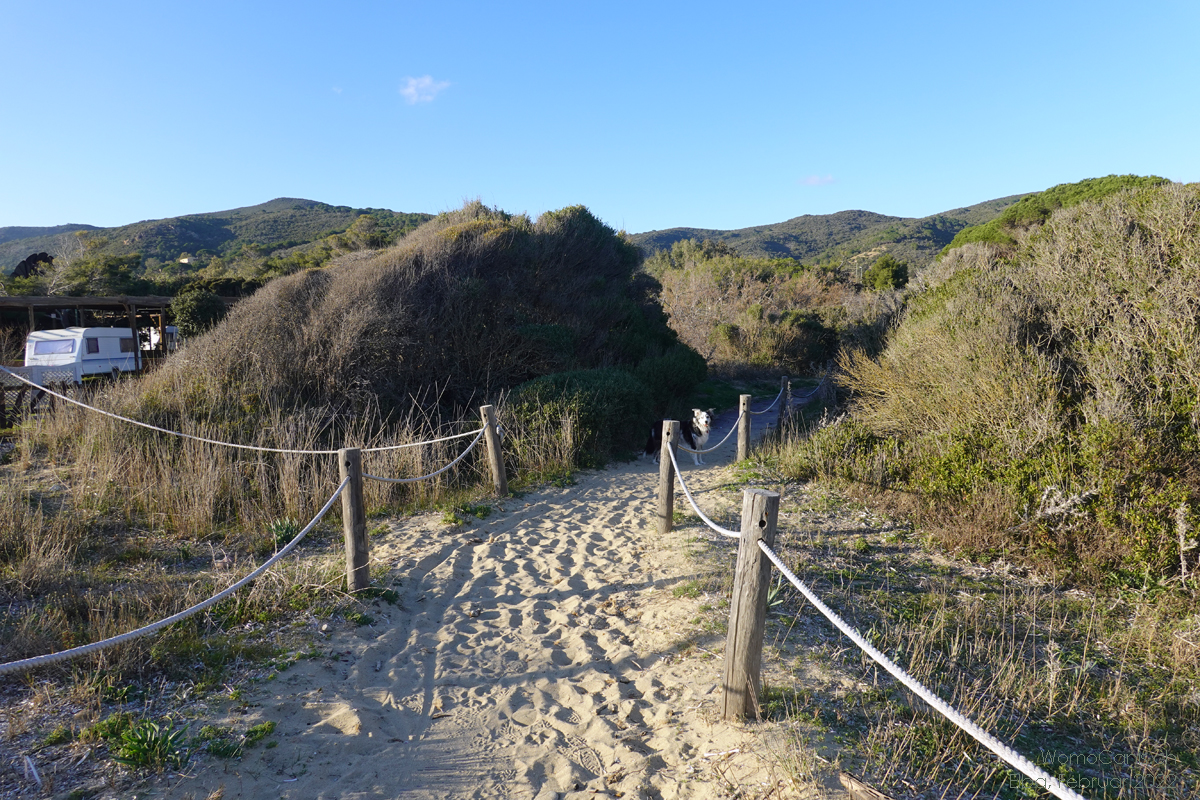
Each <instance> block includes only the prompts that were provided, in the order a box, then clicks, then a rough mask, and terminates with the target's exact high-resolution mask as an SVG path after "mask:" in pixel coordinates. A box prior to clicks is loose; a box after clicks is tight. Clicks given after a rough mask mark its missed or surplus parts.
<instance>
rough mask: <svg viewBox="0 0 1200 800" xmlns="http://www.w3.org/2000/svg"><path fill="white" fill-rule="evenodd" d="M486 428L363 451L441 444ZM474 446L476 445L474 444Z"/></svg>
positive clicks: (370, 451)
mask: <svg viewBox="0 0 1200 800" xmlns="http://www.w3.org/2000/svg"><path fill="white" fill-rule="evenodd" d="M485 430H487V425H484V426H483V427H482V428H480V429H479V430H477V431H467V432H466V433H456V434H454V435H453V436H443V437H442V438H440V439H430V440H429V441H427V442H409V443H408V444H389V445H387V446H386V447H364V448H362V452H364V453H382V452H383V451H384V450H403V449H404V448H406V447H420V446H421V445H423V444H439V443H441V442H449V441H452V440H454V439H465V438H467V437H468V436H473V435H475V434H477V433H478V434H480V435H482V434H483V432H484V431H485ZM472 446H474V445H472ZM335 452H336V451H335Z"/></svg>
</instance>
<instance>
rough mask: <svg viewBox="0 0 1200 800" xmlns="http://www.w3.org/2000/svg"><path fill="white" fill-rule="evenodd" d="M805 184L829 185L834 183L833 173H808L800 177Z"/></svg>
mask: <svg viewBox="0 0 1200 800" xmlns="http://www.w3.org/2000/svg"><path fill="white" fill-rule="evenodd" d="M800 183H802V184H804V185H805V186H828V185H829V184H831V183H833V176H832V175H808V176H806V177H804V178H801V179H800Z"/></svg>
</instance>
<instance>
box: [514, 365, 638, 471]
mask: <svg viewBox="0 0 1200 800" xmlns="http://www.w3.org/2000/svg"><path fill="white" fill-rule="evenodd" d="M508 412H509V413H510V414H512V415H514V416H517V417H520V418H523V420H524V423H523V424H525V425H526V426H529V425H537V424H538V423H541V424H542V425H545V424H547V423H549V424H550V425H553V424H556V423H560V422H561V421H562V420H568V421H569V424H570V426H571V427H572V429H573V430H572V436H573V437H574V440H575V442H576V445H575V448H574V451H575V458H576V461H577V463H578V465H579V466H598V465H600V464H603V463H604V462H605V461H607V460H608V459H609V458H610V457H612V456H613V455H621V454H626V453H629V452H632V451H634V450H636V449H637V448H638V447H639V446H640V445H641V444H644V442H645V438H646V435H647V432H648V431H649V429H650V428H649V426H650V422H651V420H652V419H653V418H654V412H653V396H652V393H651V390H650V388H649V387H648V386H646V384H644V383H643V382H642V381H640V380H638V379H637V378H636V377H634V376H633V375H631V374H630V373H628V372H626V371H624V370H620V369H615V368H612V367H608V368H602V369H590V370H575V371H572V372H559V373H555V374H553V375H545V376H543V377H541V378H537V379H535V380H532V381H529V382H527V383H523V384H521V385H520V386H518V387H517V388H516V389H514V390H513V393H512V396H511V398H510V400H509V403H508Z"/></svg>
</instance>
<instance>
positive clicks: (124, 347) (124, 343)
mask: <svg viewBox="0 0 1200 800" xmlns="http://www.w3.org/2000/svg"><path fill="white" fill-rule="evenodd" d="M121 352H122V353H132V352H133V339H122V340H121Z"/></svg>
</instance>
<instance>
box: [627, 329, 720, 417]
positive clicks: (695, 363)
mask: <svg viewBox="0 0 1200 800" xmlns="http://www.w3.org/2000/svg"><path fill="white" fill-rule="evenodd" d="M633 374H634V375H635V376H637V379H638V380H640V381H641V382H642V383H644V384H645V385H646V386H648V387H650V392H651V395H652V396H653V401H654V410H655V411H657V412H658V414H659V415H660V416H664V417H665V416H669V415H671V414H672V413H675V414H678V413H681V409H680V408H679V407H677V404H678V403H681V402H682V401H683V398H685V397H687V396H688V395H690V394H691V393H692V391H693V390H694V389H695V388H696V386H697V385H698V384H699V383H700V382H701V381H703V380H704V378H705V377H706V376H707V374H708V365H707V364H706V363H705V362H704V357H703V356H701V355H700V354H699V353H697V352H696V351H695V350H693V349H692V348H690V347H688V346H687V345H685V344H676V345H675V346H673V347H672V348H671V349H669V350H667V351H666V352H665V353H663V354H662V355H653V356H646V357H645V358H643V359H642V360H641V362H640V363H639V364H638V365H637V368H636V369H634V371H633Z"/></svg>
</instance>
